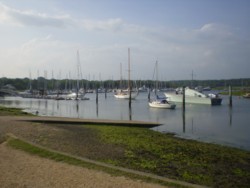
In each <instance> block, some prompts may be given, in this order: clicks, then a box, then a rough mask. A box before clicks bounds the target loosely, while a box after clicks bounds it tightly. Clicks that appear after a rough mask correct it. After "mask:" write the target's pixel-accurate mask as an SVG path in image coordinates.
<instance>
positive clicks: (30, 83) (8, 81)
mask: <svg viewBox="0 0 250 188" xmlns="http://www.w3.org/2000/svg"><path fill="white" fill-rule="evenodd" d="M126 82H127V81H125V80H124V81H122V83H121V81H120V80H104V81H97V80H85V79H82V80H80V81H79V83H80V87H81V88H85V89H96V88H105V89H118V88H126V86H127V83H126ZM76 83H77V80H72V79H62V80H58V79H45V78H44V77H38V78H37V79H29V78H6V77H3V78H0V88H3V87H6V86H7V85H11V86H14V87H15V89H16V90H18V91H23V90H29V89H33V90H64V89H73V88H76ZM131 83H132V86H133V87H138V88H139V87H143V86H145V87H146V88H151V89H153V88H154V86H155V81H154V80H132V81H131ZM158 85H159V87H160V88H177V87H182V86H193V87H195V86H202V87H207V86H209V87H211V88H226V87H228V86H229V85H231V86H234V87H235V86H236V87H250V78H242V79H227V80H225V79H221V80H172V81H158Z"/></svg>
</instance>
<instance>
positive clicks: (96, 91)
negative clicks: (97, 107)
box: [95, 89, 98, 104]
mask: <svg viewBox="0 0 250 188" xmlns="http://www.w3.org/2000/svg"><path fill="white" fill-rule="evenodd" d="M95 93H96V104H98V89H96V90H95Z"/></svg>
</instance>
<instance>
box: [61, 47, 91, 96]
mask: <svg viewBox="0 0 250 188" xmlns="http://www.w3.org/2000/svg"><path fill="white" fill-rule="evenodd" d="M80 74H81V64H80V55H79V51H78V50H77V83H76V91H75V92H72V93H69V94H68V95H66V100H87V99H88V98H85V97H84V96H85V94H86V92H85V90H84V89H83V88H81V89H80V83H79V80H80Z"/></svg>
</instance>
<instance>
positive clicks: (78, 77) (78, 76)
mask: <svg viewBox="0 0 250 188" xmlns="http://www.w3.org/2000/svg"><path fill="white" fill-rule="evenodd" d="M79 79H80V56H79V50H77V82H76V84H77V85H76V98H78V92H79Z"/></svg>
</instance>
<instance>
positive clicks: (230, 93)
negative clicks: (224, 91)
mask: <svg viewBox="0 0 250 188" xmlns="http://www.w3.org/2000/svg"><path fill="white" fill-rule="evenodd" d="M229 106H230V107H232V106H233V101H232V87H231V85H230V86H229Z"/></svg>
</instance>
